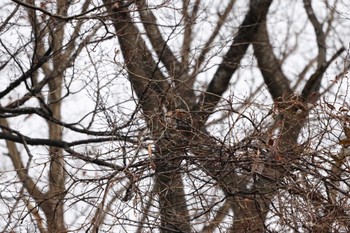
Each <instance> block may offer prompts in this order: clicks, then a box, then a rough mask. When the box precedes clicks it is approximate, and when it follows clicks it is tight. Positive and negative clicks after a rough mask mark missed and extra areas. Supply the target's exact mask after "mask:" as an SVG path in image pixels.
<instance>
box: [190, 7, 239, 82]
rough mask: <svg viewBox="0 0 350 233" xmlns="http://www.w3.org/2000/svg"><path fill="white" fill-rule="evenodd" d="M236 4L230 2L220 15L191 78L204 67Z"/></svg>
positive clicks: (197, 60)
mask: <svg viewBox="0 0 350 233" xmlns="http://www.w3.org/2000/svg"><path fill="white" fill-rule="evenodd" d="M235 2H236V0H231V1H230V2H229V4H228V5H227V7H226V8H225V11H224V13H223V14H220V15H219V19H218V22H217V23H216V26H215V28H214V30H213V32H212V33H211V35H210V37H209V39H208V41H207V42H206V43H205V44H204V46H203V49H202V51H201V53H200V54H199V56H198V58H197V59H196V61H195V65H194V70H193V72H192V74H191V75H190V77H194V76H195V75H196V73H197V72H198V70H199V69H200V67H201V66H202V64H203V62H204V61H205V57H206V55H207V54H208V52H209V51H210V50H211V48H212V44H213V42H214V40H215V38H216V37H217V36H218V35H219V31H220V29H221V28H222V26H223V25H224V22H225V21H226V19H227V17H228V15H229V13H230V12H231V11H232V8H233V5H234V4H235ZM191 80H192V81H191V83H188V85H189V86H192V84H193V83H194V78H193V79H191Z"/></svg>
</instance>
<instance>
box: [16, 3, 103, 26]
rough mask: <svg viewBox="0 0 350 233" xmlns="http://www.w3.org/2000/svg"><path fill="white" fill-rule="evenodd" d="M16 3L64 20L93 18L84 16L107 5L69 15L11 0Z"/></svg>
mask: <svg viewBox="0 0 350 233" xmlns="http://www.w3.org/2000/svg"><path fill="white" fill-rule="evenodd" d="M11 1H13V2H15V3H17V4H18V5H21V6H23V7H25V8H29V9H32V10H37V11H40V12H41V13H43V14H45V15H48V16H50V17H53V18H56V19H60V20H64V21H69V20H75V19H91V18H92V17H84V16H85V15H86V14H88V13H90V12H93V11H96V10H99V9H101V8H104V7H105V6H104V5H101V6H97V7H94V8H92V9H90V10H88V11H86V12H83V13H80V14H76V15H72V16H67V15H61V14H54V13H51V12H50V11H47V10H45V9H43V8H41V7H37V6H35V5H33V4H29V3H26V2H24V1H22V0H11Z"/></svg>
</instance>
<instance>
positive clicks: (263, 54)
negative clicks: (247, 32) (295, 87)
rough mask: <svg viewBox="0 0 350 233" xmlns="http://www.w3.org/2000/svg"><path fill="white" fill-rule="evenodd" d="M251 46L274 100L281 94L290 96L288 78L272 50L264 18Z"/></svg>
mask: <svg viewBox="0 0 350 233" xmlns="http://www.w3.org/2000/svg"><path fill="white" fill-rule="evenodd" d="M253 47H254V54H255V57H256V59H257V61H258V66H259V69H260V71H261V73H262V76H263V78H264V81H265V85H266V86H267V89H268V90H269V92H270V94H271V96H272V98H273V99H274V100H276V99H278V98H281V97H282V96H286V97H287V96H290V95H291V94H292V90H291V88H290V86H289V80H288V79H287V77H286V76H285V75H284V73H283V72H282V69H281V65H280V63H279V61H278V59H277V57H276V55H275V54H274V52H273V48H272V45H271V43H270V39H269V34H268V32H267V25H266V20H264V21H263V22H261V24H260V26H259V30H258V33H257V34H256V36H255V41H254V43H253Z"/></svg>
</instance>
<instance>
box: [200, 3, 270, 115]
mask: <svg viewBox="0 0 350 233" xmlns="http://www.w3.org/2000/svg"><path fill="white" fill-rule="evenodd" d="M271 3H272V0H260V1H257V0H252V1H251V3H250V8H249V11H248V13H247V15H246V17H245V18H244V21H243V23H242V24H241V26H240V28H239V30H238V32H237V35H236V36H235V37H234V39H233V43H232V44H231V46H230V49H229V50H228V52H227V53H226V55H225V56H224V58H223V61H222V62H221V64H220V65H219V67H218V69H217V71H216V73H215V74H214V77H213V79H212V81H211V82H210V83H209V86H208V88H207V91H206V92H205V94H204V96H203V100H202V101H203V102H202V104H203V110H204V111H205V112H206V113H211V112H212V111H213V110H214V108H215V107H216V105H217V104H218V102H219V101H220V99H221V96H222V94H223V93H224V92H225V91H226V90H227V88H228V84H229V82H230V80H231V77H232V75H233V73H234V72H235V71H236V70H237V69H238V67H239V65H240V61H241V59H242V58H243V56H244V55H245V53H246V51H247V49H248V46H249V45H250V43H252V42H253V40H254V37H255V34H256V33H257V29H258V27H259V24H260V23H261V22H263V21H264V20H265V18H266V15H267V13H268V10H269V7H270V5H271Z"/></svg>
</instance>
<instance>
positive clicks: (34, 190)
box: [0, 118, 46, 203]
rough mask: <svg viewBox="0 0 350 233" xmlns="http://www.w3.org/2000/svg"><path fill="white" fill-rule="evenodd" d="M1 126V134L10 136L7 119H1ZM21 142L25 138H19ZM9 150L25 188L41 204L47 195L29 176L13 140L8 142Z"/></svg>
mask: <svg viewBox="0 0 350 233" xmlns="http://www.w3.org/2000/svg"><path fill="white" fill-rule="evenodd" d="M0 126H1V127H2V133H1V134H8V133H7V132H8V131H7V130H5V129H4V128H9V125H8V122H7V120H6V119H2V118H0ZM17 138H18V140H19V141H20V142H23V138H20V137H17ZM6 145H7V149H8V151H9V155H10V158H11V160H12V164H13V166H14V168H15V170H16V172H17V175H18V177H19V179H20V180H21V181H22V182H23V186H24V187H25V189H26V190H27V192H28V193H29V194H30V196H31V197H33V199H34V200H35V201H36V202H37V203H39V202H40V201H42V200H43V199H45V197H46V196H45V194H44V193H42V192H41V191H40V190H39V189H38V187H37V186H36V184H35V182H34V181H33V180H32V179H31V178H30V177H29V176H28V172H27V169H26V168H25V167H24V165H23V163H22V161H21V156H20V153H19V151H18V150H17V147H16V144H15V143H14V141H12V140H6Z"/></svg>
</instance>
